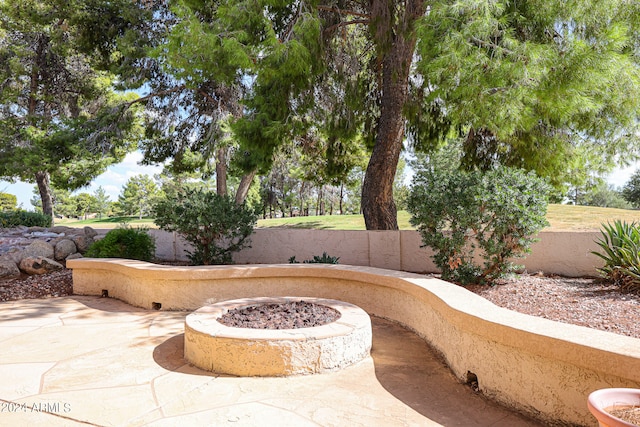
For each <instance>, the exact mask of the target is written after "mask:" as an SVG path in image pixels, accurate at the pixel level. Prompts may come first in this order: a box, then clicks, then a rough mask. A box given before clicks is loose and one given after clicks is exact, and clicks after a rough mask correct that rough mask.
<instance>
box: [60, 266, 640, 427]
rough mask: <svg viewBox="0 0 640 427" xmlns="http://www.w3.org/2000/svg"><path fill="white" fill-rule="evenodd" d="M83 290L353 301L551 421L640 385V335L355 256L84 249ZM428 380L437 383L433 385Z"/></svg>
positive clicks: (134, 295)
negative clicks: (530, 308)
mask: <svg viewBox="0 0 640 427" xmlns="http://www.w3.org/2000/svg"><path fill="white" fill-rule="evenodd" d="M67 266H68V267H69V268H72V269H73V281H74V292H75V293H76V294H81V295H101V294H102V291H103V290H107V291H108V293H109V296H110V297H114V298H118V299H121V300H123V301H126V302H128V303H130V304H132V305H135V306H139V307H144V308H148V309H151V308H152V305H153V303H160V304H161V308H162V309H163V310H196V309H198V308H200V307H201V306H203V305H204V304H206V303H211V302H216V301H224V300H229V299H236V298H246V297H257V296H267V297H275V296H283V295H287V296H310V297H318V298H331V299H337V300H341V301H346V302H349V303H352V304H355V305H358V306H360V307H361V308H363V309H364V310H365V311H367V312H368V313H369V314H372V315H376V316H381V317H386V318H389V319H393V320H395V321H398V322H399V323H401V324H403V325H405V326H407V327H409V328H411V329H413V330H414V331H416V332H417V333H418V334H419V335H420V336H422V337H423V338H424V339H425V340H426V341H427V342H429V343H430V344H431V345H432V346H433V347H434V348H435V349H437V350H438V351H439V352H440V353H442V355H443V357H444V358H445V360H446V361H447V363H448V364H449V366H450V368H451V369H452V371H453V372H454V374H455V375H456V376H457V377H458V378H459V379H460V380H462V381H465V380H466V378H467V374H468V373H469V372H470V373H473V374H475V375H476V376H477V378H478V382H479V385H480V388H481V390H482V391H483V392H484V393H485V394H487V395H489V396H491V397H493V398H495V399H496V400H498V401H500V402H503V403H505V404H507V405H509V406H512V407H516V408H518V409H521V410H524V411H526V412H528V413H530V414H533V415H534V416H537V417H538V418H541V419H543V420H546V421H554V422H558V421H560V422H565V423H574V424H579V425H593V424H594V422H593V418H592V417H591V415H590V414H589V411H588V409H587V406H586V399H587V396H588V395H589V393H590V392H591V391H593V390H596V389H598V388H603V387H636V388H638V387H640V340H639V339H634V338H630V337H624V336H620V335H616V334H613V333H608V332H601V331H597V330H592V329H588V328H583V327H579V326H574V325H568V324H562V323H558V322H553V321H550V320H546V319H542V318H537V317H533V316H527V315H524V314H520V313H516V312H513V311H510V310H506V309H502V308H499V307H497V306H495V305H494V304H492V303H490V302H488V301H486V300H485V299H483V298H481V297H479V296H477V295H475V294H473V293H472V292H469V291H467V290H466V289H464V288H462V287H459V286H456V285H453V284H450V283H447V282H444V281H441V280H438V279H435V278H429V277H425V276H421V275H416V274H411V273H405V272H399V271H392V270H383V269H377V268H371V267H356V266H346V265H310V264H287V265H245V266H203V267H168V266H159V265H154V264H148V263H145V262H141V261H130V260H114V259H109V260H106V259H88V258H85V259H79V260H71V261H69V262H68V263H67ZM425 386H428V385H425Z"/></svg>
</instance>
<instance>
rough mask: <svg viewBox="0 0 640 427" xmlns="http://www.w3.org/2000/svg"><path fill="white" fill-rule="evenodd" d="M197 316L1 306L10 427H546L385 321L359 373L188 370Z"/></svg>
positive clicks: (53, 302)
mask: <svg viewBox="0 0 640 427" xmlns="http://www.w3.org/2000/svg"><path fill="white" fill-rule="evenodd" d="M187 314H188V313H187V312H167V311H148V310H143V309H139V308H136V307H132V306H130V305H128V304H126V303H123V302H121V301H117V300H114V299H110V298H99V297H87V296H71V297H63V298H51V299H44V300H22V301H13V302H4V303H0V349H1V351H0V426H27V425H28V426H86V425H99V426H143V425H152V426H205V425H206V426H224V425H229V426H296V427H297V426H349V427H351V426H437V425H443V426H465V427H467V426H486V427H488V426H504V427H507V426H509V427H520V426H539V425H541V424H539V423H537V422H534V421H531V420H528V419H527V418H524V417H522V416H521V415H519V414H517V413H515V412H512V411H509V410H508V409H505V408H503V407H500V406H498V405H496V404H494V403H492V402H490V401H488V400H487V399H485V398H484V397H483V396H481V395H479V394H477V393H474V392H473V391H472V390H471V389H470V388H469V387H468V386H465V385H462V384H460V383H459V382H458V381H457V380H456V379H455V378H454V377H453V375H452V374H451V373H450V371H449V370H448V369H447V368H446V367H445V366H444V364H443V363H442V362H441V361H440V360H439V359H438V358H437V357H436V356H435V354H434V353H433V352H432V351H431V350H430V349H429V347H428V346H427V345H426V344H425V343H424V341H422V340H421V339H420V338H419V337H418V336H417V335H415V334H414V333H412V332H410V331H408V330H406V329H404V328H402V327H400V326H398V325H397V324H394V323H392V322H389V321H386V320H384V319H380V318H375V317H374V318H373V349H372V354H371V356H372V357H370V358H368V359H366V360H364V361H362V362H360V363H358V364H356V365H354V366H351V367H349V368H346V369H343V370H341V371H338V372H333V373H328V374H320V375H311V376H295V377H286V378H238V377H229V376H219V375H215V374H212V373H210V372H205V371H202V370H199V369H197V368H194V367H192V366H189V365H188V364H187V363H186V362H185V360H184V359H183V350H182V346H183V327H184V318H185V316H186V315H187Z"/></svg>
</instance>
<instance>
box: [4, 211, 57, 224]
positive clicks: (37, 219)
mask: <svg viewBox="0 0 640 427" xmlns="http://www.w3.org/2000/svg"><path fill="white" fill-rule="evenodd" d="M19 225H24V226H25V227H45V228H46V227H51V217H50V216H48V215H43V214H41V213H38V212H28V211H22V210H18V211H9V212H0V227H1V228H11V227H17V226H19Z"/></svg>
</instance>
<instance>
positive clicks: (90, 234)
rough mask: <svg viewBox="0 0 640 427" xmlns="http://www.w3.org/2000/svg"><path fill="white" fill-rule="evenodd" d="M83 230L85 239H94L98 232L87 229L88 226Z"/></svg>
mask: <svg viewBox="0 0 640 427" xmlns="http://www.w3.org/2000/svg"><path fill="white" fill-rule="evenodd" d="M83 230H84V235H85V236H87V237H91V238H94V237H96V236H97V235H98V232H97V231H96V230H94V229H93V228H91V227H88V226H87V227H84V228H83Z"/></svg>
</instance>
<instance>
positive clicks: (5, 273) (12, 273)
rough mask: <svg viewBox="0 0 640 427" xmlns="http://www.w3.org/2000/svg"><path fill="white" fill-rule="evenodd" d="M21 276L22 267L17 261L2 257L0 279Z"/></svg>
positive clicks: (0, 260)
mask: <svg viewBox="0 0 640 427" xmlns="http://www.w3.org/2000/svg"><path fill="white" fill-rule="evenodd" d="M18 277H20V269H18V266H17V265H16V263H15V262H12V261H10V260H6V259H0V279H16V278H18Z"/></svg>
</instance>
